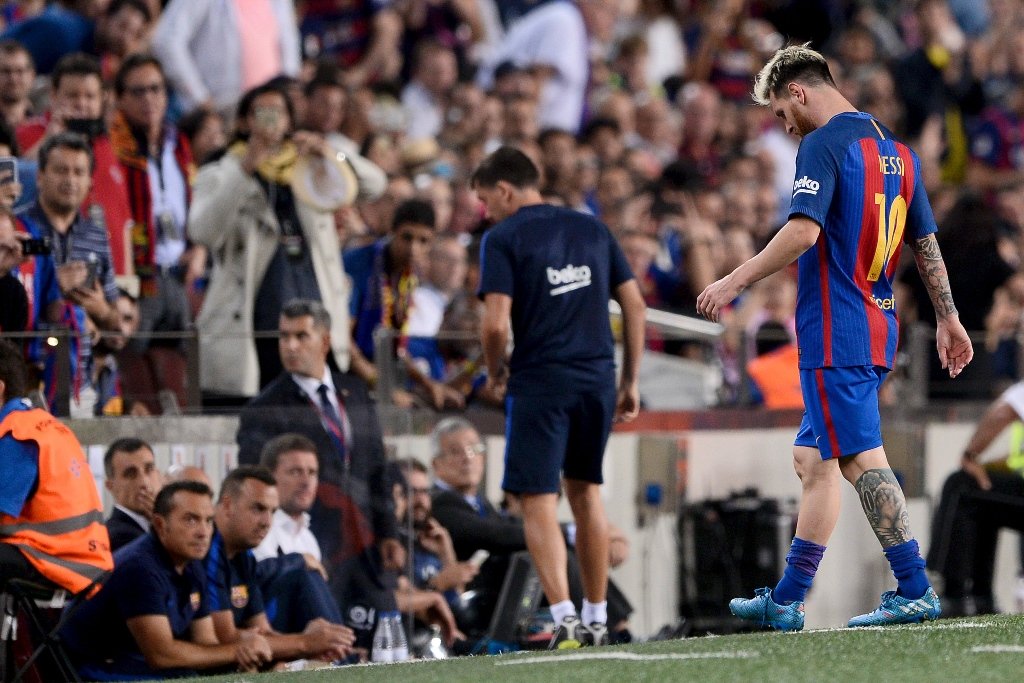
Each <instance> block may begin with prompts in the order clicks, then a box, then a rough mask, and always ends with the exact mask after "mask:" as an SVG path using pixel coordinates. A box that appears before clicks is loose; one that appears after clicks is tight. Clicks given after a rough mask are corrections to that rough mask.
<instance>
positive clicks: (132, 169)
mask: <svg viewBox="0 0 1024 683" xmlns="http://www.w3.org/2000/svg"><path fill="white" fill-rule="evenodd" d="M174 135H175V139H176V144H175V147H174V159H175V161H177V163H178V168H180V169H181V174H182V176H183V177H184V178H185V191H186V193H187V195H186V197H185V202H186V203H187V204H189V203H191V202H192V190H191V188H192V180H193V178H194V176H195V164H193V162H192V148H191V147H190V146H189V143H188V139H187V138H186V137H185V136H184V135H183V134H182V133H180V132H178V131H175V133H174ZM110 142H111V143H112V144H113V146H114V153H115V154H116V155H117V159H118V161H120V162H121V166H122V167H123V168H124V173H125V181H126V184H127V186H128V204H129V206H130V207H131V211H132V220H133V221H134V224H133V225H132V261H133V262H134V264H135V274H136V275H138V276H139V284H140V294H141V295H142V296H152V295H154V294H156V286H157V285H156V278H155V276H156V272H157V271H156V263H155V260H154V259H155V256H156V242H157V233H156V224H155V222H154V221H153V198H152V197H151V196H150V192H149V159H148V158H147V156H146V154H145V150H143V149H142V146H141V145H140V141H139V138H138V136H136V134H135V131H133V130H132V128H131V126H130V125H129V124H128V121H127V120H125V118H124V115H123V114H121V112H117V113H115V114H114V120H113V121H112V122H111V124H110Z"/></svg>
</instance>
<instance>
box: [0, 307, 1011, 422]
mask: <svg viewBox="0 0 1024 683" xmlns="http://www.w3.org/2000/svg"><path fill="white" fill-rule="evenodd" d="M609 313H610V314H611V316H612V318H613V320H616V319H620V318H621V312H620V311H619V309H618V305H617V304H616V303H615V302H614V301H613V302H610V305H609ZM647 324H648V325H649V326H651V327H653V328H654V329H656V330H657V331H658V332H659V334H661V335H662V337H663V338H664V339H665V340H673V341H675V340H681V341H685V342H692V343H694V344H696V345H698V346H699V347H700V348H701V349H702V351H701V353H700V354H699V355H700V356H701V360H698V361H690V362H691V363H694V364H695V366H696V367H697V368H698V370H699V371H700V372H702V373H704V374H705V375H706V374H714V373H715V372H720V371H721V362H720V359H719V357H718V356H717V355H716V352H715V350H716V342H718V340H719V339H720V337H721V336H722V334H723V333H724V331H725V328H724V327H723V326H722V325H719V324H717V323H711V322H707V321H704V320H700V319H697V318H692V317H688V316H684V315H680V314H677V313H672V312H669V311H662V310H657V309H648V311H647ZM73 334H74V332H73V331H72V330H69V329H67V328H53V329H47V330H43V331H36V332H18V333H12V332H3V333H0V338H8V339H12V340H14V341H16V342H17V343H19V344H28V342H31V341H32V340H38V341H37V343H36V344H34V346H35V347H36V348H37V349H38V351H37V355H38V356H39V357H40V359H41V358H42V357H43V356H47V355H52V356H53V358H52V361H51V363H52V369H51V372H52V376H53V378H54V380H53V382H52V383H51V386H50V387H49V396H47V397H46V398H47V399H48V400H47V401H45V403H48V404H49V405H50V407H51V409H52V410H53V412H54V414H56V415H58V416H60V417H67V416H69V415H70V414H71V411H70V403H71V398H72V392H73V387H74V377H73V363H72V358H71V354H72V349H73V344H72V343H71V342H72V335H73ZM277 337H278V334H277V333H276V332H274V331H270V332H257V333H254V334H252V335H248V336H246V337H239V339H243V338H245V339H275V338H277ZM136 338H140V339H142V338H145V339H149V340H152V341H161V342H167V341H177V342H180V348H181V350H182V352H183V353H184V355H185V358H186V364H185V367H186V368H187V369H186V373H187V374H186V377H185V381H184V385H185V387H186V391H185V401H184V403H183V404H179V403H178V401H177V399H176V398H175V397H174V396H173V395H171V396H167V395H164V396H160V397H159V403H160V406H161V408H162V410H163V412H164V414H202V413H203V412H204V410H203V398H204V397H203V393H202V392H201V390H200V377H201V373H200V363H201V360H202V359H201V358H200V353H199V331H198V330H196V329H191V330H186V331H183V332H173V333H168V332H153V333H148V334H142V333H140V334H139V335H136ZM437 339H439V340H444V341H460V342H470V344H469V345H468V346H469V347H471V348H472V347H476V348H475V350H473V351H471V354H472V353H476V354H477V356H472V355H471V356H470V360H472V359H473V358H475V359H476V360H478V361H480V358H479V344H478V342H477V336H476V335H475V334H474V333H445V334H440V335H438V336H437ZM972 339H973V340H974V342H975V348H976V349H977V355H976V358H977V359H978V360H976V363H977V365H978V366H981V365H983V364H984V363H985V350H984V341H985V339H984V333H973V334H972ZM934 340H935V330H934V328H933V327H929V326H927V325H923V324H920V323H919V324H915V325H911V326H909V327H908V328H907V329H906V330H905V336H904V343H903V346H902V347H901V349H900V350H899V353H898V356H897V367H896V368H895V372H894V373H893V375H892V379H893V380H894V381H895V382H894V383H895V384H896V385H897V388H896V395H897V401H896V403H897V405H898V406H899V407H900V408H902V409H909V410H916V409H921V408H924V407H926V406H928V405H929V404H930V403H932V402H934V401H936V400H938V401H942V400H943V399H942V398H939V399H936V398H934V394H935V393H936V391H937V387H938V388H939V389H941V383H939V382H938V381H937V380H936V378H935V377H934V375H933V372H934V370H933V369H932V368H931V365H932V364H933V362H934V361H933V357H934V356H935V355H936V352H935V342H934ZM374 344H375V363H376V366H377V372H378V382H377V385H376V388H375V393H376V398H377V401H378V405H379V407H380V408H381V409H382V411H384V412H385V413H387V414H393V418H394V420H395V421H397V422H401V423H403V424H405V426H406V427H410V428H412V427H413V426H414V425H413V422H414V421H415V420H414V418H413V417H411V416H410V414H409V411H403V410H398V409H392V410H389V408H393V405H392V403H391V396H392V390H393V389H396V388H405V387H407V386H408V376H407V374H406V372H405V368H404V366H403V364H402V363H401V362H399V359H398V357H397V355H396V353H395V349H396V346H397V345H396V332H395V331H394V330H387V329H383V328H382V329H380V330H378V331H377V332H376V333H375V335H374ZM749 345H750V340H748V339H746V338H745V335H744V337H743V338H741V339H740V340H739V343H738V345H737V346H738V348H737V357H736V358H735V359H734V361H733V362H734V363H735V365H736V366H737V369H738V371H739V376H740V380H739V384H738V386H735V387H732V393H731V396H730V397H729V400H727V401H724V402H723V400H722V395H721V394H720V395H719V397H718V400H705V401H700V402H698V403H699V405H696V406H695V407H712V406H714V405H716V404H728V405H733V406H736V407H742V406H746V405H750V394H749V390H748V385H749V381H748V380H749V378H748V377H747V375H746V360H747V356H748V353H749V352H748V346H749ZM645 355H646V356H653V355H655V354H652V353H648V354H645ZM664 357H665V358H666V359H671V358H672V356H664ZM1017 359H1018V364H1019V365H1024V350H1022V349H1021V344H1020V342H1019V341H1018V350H1017ZM481 362H482V361H481ZM668 362H669V363H671V360H669V361H668ZM662 367H670V368H671V369H670V370H669V371H670V372H678V373H681V374H680V375H679V378H678V379H679V380H680V385H681V386H683V385H685V384H686V381H687V380H686V379H685V378H684V377H683V375H687V376H688V377H689V381H690V383H691V385H692V383H693V381H695V380H694V379H693V372H694V370H692V369H690V370H688V369H687V368H685V367H674V366H671V365H667V366H662ZM971 370H974V368H969V370H968V371H967V372H965V373H964V375H962V377H961V378H960V379H958V380H957V382H956V383H954V384H952V385H950V386H951V387H952V389H951V391H953V392H954V393H953V394H951V395H950V397H949V398H950V399H951V400H964V399H966V400H975V401H983V400H986V399H990V398H991V397H992V396H993V395H994V394H995V393H996V392H997V391H998V389H999V386H997V385H996V384H994V383H992V382H991V381H989V380H987V379H984V378H982V379H978V377H980V376H982V375H983V374H984V372H983V371H981V370H980V368H979V369H978V370H977V371H976V372H974V373H972V372H971ZM1022 370H1024V367H1019V368H1018V372H1017V374H1016V377H1021V376H1024V372H1022ZM1016 377H1007V378H1005V382H1004V384H1008V383H1009V382H1011V381H1013V380H1014V379H1016ZM658 379H659V380H660V381H662V382H663V383H669V384H670V383H671V381H672V378H670V377H664V376H660V377H658ZM641 389H643V386H642V387H641ZM956 391H959V392H960V394H956V393H955V392H956ZM389 421H390V420H389ZM396 426H398V425H397V424H396ZM398 431H399V432H401V431H404V430H403V429H399V430H398Z"/></svg>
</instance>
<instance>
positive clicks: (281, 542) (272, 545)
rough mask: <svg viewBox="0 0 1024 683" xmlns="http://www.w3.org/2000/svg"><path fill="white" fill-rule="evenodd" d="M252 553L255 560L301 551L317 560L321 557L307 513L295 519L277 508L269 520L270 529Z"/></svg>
mask: <svg viewBox="0 0 1024 683" xmlns="http://www.w3.org/2000/svg"><path fill="white" fill-rule="evenodd" d="M252 552H253V554H254V555H255V556H256V560H257V561H261V560H265V559H267V558H268V557H277V556H278V555H279V554H282V553H283V554H286V555H287V554H288V553H303V554H307V555H312V556H313V557H315V558H316V559H317V560H320V559H322V557H321V555H320V544H319V543H318V542H317V540H316V536H314V535H313V532H312V531H310V530H309V514H308V513H306V512H303V513H302V515H301V516H300V517H299V518H298V519H295V518H294V517H292V516H291V515H289V514H288V513H287V512H285V511H284V510H282V509H280V508H278V509H277V510H275V511H274V517H273V519H272V520H271V522H270V531H268V532H267V535H266V537H265V538H264V539H263V541H262V542H261V543H260V544H259V545H258V546H256V547H255V548H253V551H252Z"/></svg>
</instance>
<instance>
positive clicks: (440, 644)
mask: <svg viewBox="0 0 1024 683" xmlns="http://www.w3.org/2000/svg"><path fill="white" fill-rule="evenodd" d="M423 658H424V659H448V648H446V647H445V646H444V640H442V639H441V627H440V626H438V625H437V624H433V625H432V626H431V627H430V640H429V641H428V642H427V651H426V652H424V653H423Z"/></svg>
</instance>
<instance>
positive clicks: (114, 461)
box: [103, 437, 163, 550]
mask: <svg viewBox="0 0 1024 683" xmlns="http://www.w3.org/2000/svg"><path fill="white" fill-rule="evenodd" d="M103 469H104V470H105V471H106V476H107V482H106V486H107V490H108V491H110V495H111V496H113V497H114V511H113V512H111V513H110V518H109V519H107V533H109V534H110V549H111V550H117V549H118V548H120V547H121V546H123V545H127V544H128V543H130V542H131V541H134V540H135V539H136V538H138V537H139V536H142V535H143V534H145V533H146V532H148V531H149V520H150V518H151V517H152V516H153V501H154V500H155V499H156V494H157V493H159V491H160V488H161V487H162V486H163V478H162V477H161V476H160V470H158V469H157V468H156V460H155V459H154V457H153V449H152V448H150V446H149V444H148V443H146V442H145V441H143V440H142V439H135V438H132V437H127V438H123V439H118V440H117V441H115V442H114V443H112V444H110V447H109V448H107V452H106V453H105V454H104V455H103Z"/></svg>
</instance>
